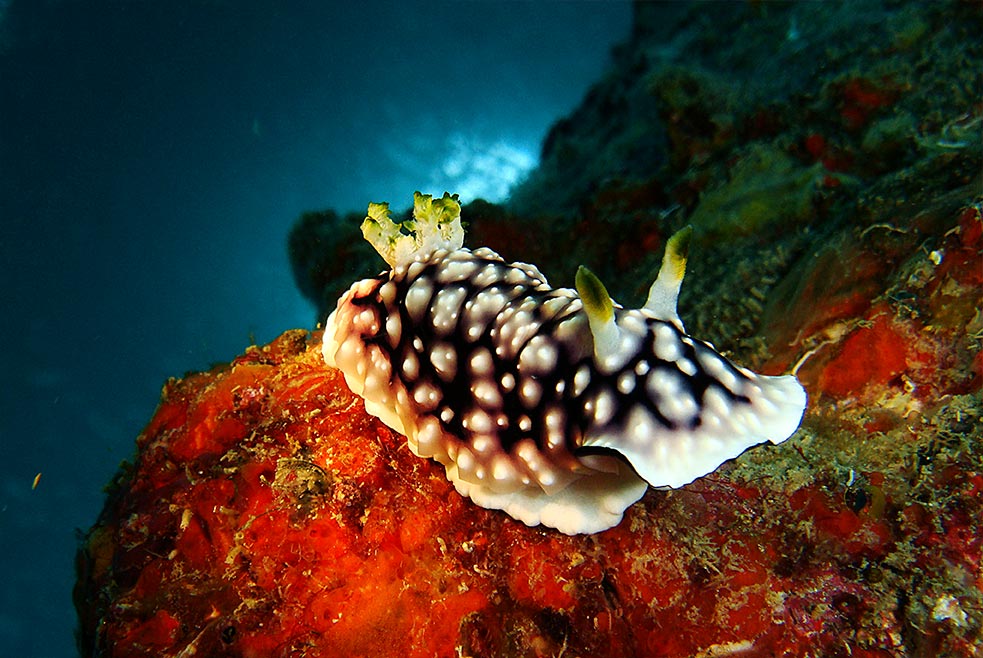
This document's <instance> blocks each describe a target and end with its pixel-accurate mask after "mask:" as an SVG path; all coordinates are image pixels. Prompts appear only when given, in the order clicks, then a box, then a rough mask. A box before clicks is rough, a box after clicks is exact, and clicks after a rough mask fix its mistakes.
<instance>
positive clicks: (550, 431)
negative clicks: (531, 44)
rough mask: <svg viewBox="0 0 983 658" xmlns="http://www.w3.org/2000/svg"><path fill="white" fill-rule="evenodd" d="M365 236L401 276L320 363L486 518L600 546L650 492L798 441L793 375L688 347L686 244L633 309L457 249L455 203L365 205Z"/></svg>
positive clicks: (357, 291)
mask: <svg viewBox="0 0 983 658" xmlns="http://www.w3.org/2000/svg"><path fill="white" fill-rule="evenodd" d="M362 231H363V234H364V235H365V237H366V239H367V240H369V242H371V243H372V244H373V246H375V247H376V250H377V251H378V252H379V254H380V255H381V256H382V257H383V258H384V259H385V260H386V262H387V263H388V264H389V266H390V268H391V269H390V270H389V271H388V272H384V273H383V274H380V275H379V276H378V277H375V278H372V279H365V280H363V281H359V282H356V283H355V284H353V285H352V287H351V288H350V289H349V290H348V292H346V293H345V295H343V296H342V298H341V299H340V300H339V301H338V306H337V308H336V309H335V311H334V312H332V313H331V315H330V316H329V317H328V320H327V323H326V325H325V330H324V343H323V348H322V349H323V354H324V360H325V363H327V364H328V365H330V366H335V367H338V368H339V369H341V371H342V372H343V373H344V376H345V381H346V382H347V383H348V385H349V387H350V388H351V389H352V391H354V392H355V393H357V394H359V395H360V396H362V397H363V398H364V400H365V408H366V411H368V412H369V413H371V414H373V415H375V416H377V417H379V418H380V419H381V420H382V421H383V422H384V423H386V424H387V425H389V426H390V427H392V428H393V429H394V430H396V431H397V432H400V433H402V434H404V435H405V436H406V438H407V445H408V446H409V448H410V450H412V452H413V453H414V454H416V455H418V456H420V457H426V458H432V459H434V460H436V461H438V462H440V463H441V464H442V465H443V466H444V468H445V471H446V475H447V478H448V479H449V480H450V481H451V482H453V483H454V486H455V488H456V489H457V491H458V492H460V493H461V494H462V495H464V496H467V497H469V498H471V500H473V501H474V502H475V503H476V504H478V505H480V506H482V507H485V508H489V509H500V510H504V511H505V512H506V513H507V514H509V515H510V516H512V517H513V518H515V519H518V520H520V521H522V522H524V523H526V524H528V525H539V524H542V525H546V526H549V527H552V528H556V529H557V530H559V531H560V532H564V533H567V534H576V533H585V532H586V533H590V532H599V531H601V530H604V529H606V528H610V527H612V526H614V525H616V524H618V523H619V522H620V520H621V518H622V515H623V513H624V510H625V509H627V508H628V507H629V506H630V505H631V504H632V503H634V502H635V501H637V500H638V499H639V498H641V496H642V495H643V494H644V493H645V489H646V487H647V486H649V485H651V486H655V487H679V486H682V485H685V484H687V483H688V482H691V481H692V480H694V479H696V478H698V477H701V476H703V475H706V474H707V473H710V472H712V471H713V470H715V469H716V468H717V467H718V466H720V465H721V464H722V463H723V462H725V461H727V460H729V459H733V458H734V457H737V456H738V455H740V454H741V453H742V452H743V451H744V450H746V449H747V448H749V447H751V446H753V445H756V444H758V443H762V442H771V443H781V442H782V441H784V440H785V439H787V438H788V437H789V436H791V435H792V434H793V433H794V432H795V430H796V428H797V427H798V425H799V422H800V420H801V418H802V414H803V412H804V409H805V405H806V394H805V390H804V389H803V388H802V386H801V385H800V384H799V383H798V381H796V379H795V378H794V377H790V376H785V377H767V376H763V375H757V374H755V373H753V372H751V371H749V370H747V369H745V368H741V367H738V366H735V365H733V364H732V363H731V362H730V361H728V360H727V359H725V358H724V357H723V356H721V355H720V354H718V353H717V352H716V351H715V350H714V349H713V347H712V346H711V345H709V344H708V343H705V342H703V341H700V340H697V339H695V338H692V337H690V336H688V335H687V334H686V333H685V329H684V328H683V324H682V321H681V320H680V319H679V316H678V314H677V312H676V300H677V297H678V294H679V288H680V285H681V283H682V279H683V276H684V273H685V270H686V258H687V251H688V244H689V235H690V229H688V228H687V229H683V230H682V231H680V232H679V233H677V234H676V235H675V236H673V237H672V238H671V239H670V240H669V242H668V243H667V245H666V253H665V256H664V258H663V262H662V267H661V269H660V270H659V274H658V276H657V278H656V280H655V282H654V283H653V284H652V286H651V288H650V291H649V296H648V300H647V301H646V304H645V306H643V307H642V308H640V309H625V308H623V307H622V306H621V305H620V304H618V303H616V302H615V301H614V300H612V299H611V297H610V295H608V292H607V290H606V289H605V288H604V285H603V284H602V283H601V282H600V280H598V278H597V277H596V276H594V275H593V274H592V273H591V272H590V271H589V270H587V269H586V268H581V270H580V271H579V272H578V273H577V281H576V284H577V289H576V290H572V289H569V288H560V289H553V288H551V287H550V286H549V284H548V282H547V281H546V277H545V276H544V275H543V274H542V273H541V272H540V271H539V270H538V269H537V268H536V267H535V266H532V265H529V264H526V263H508V262H506V261H505V260H504V259H503V258H502V257H501V256H499V255H498V254H496V253H495V252H494V251H491V250H490V249H487V248H480V249H475V250H474V251H471V250H469V249H465V248H463V239H464V231H463V228H462V227H461V221H460V206H459V205H458V202H457V199H456V197H453V196H450V195H448V194H445V195H444V196H443V198H441V199H436V200H435V199H433V198H432V197H430V196H428V195H421V194H419V193H417V194H416V196H415V199H414V210H413V218H412V220H407V221H404V222H401V223H396V222H394V221H392V219H391V218H390V216H389V212H388V206H387V205H386V204H372V205H370V206H369V213H368V217H366V220H365V222H363V224H362Z"/></svg>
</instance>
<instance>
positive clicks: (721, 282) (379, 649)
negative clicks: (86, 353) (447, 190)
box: [75, 2, 983, 658]
mask: <svg viewBox="0 0 983 658" xmlns="http://www.w3.org/2000/svg"><path fill="white" fill-rule="evenodd" d="M981 23H983V10H981V8H980V6H979V4H978V3H959V2H952V3H932V4H911V5H903V4H902V5H896V4H894V3H876V2H874V3H864V4H863V5H859V6H858V5H855V4H851V3H843V4H838V3H797V4H790V5H785V4H781V5H778V4H772V3H741V4H716V3H715V4H712V5H710V4H696V5H693V6H690V5H686V6H681V5H680V6H677V5H670V6H666V5H662V4H659V3H653V4H639V5H637V7H636V21H635V27H634V31H633V34H632V36H631V39H630V40H629V41H628V42H627V43H626V44H624V45H623V46H621V47H619V48H618V49H617V51H616V53H615V57H614V60H615V66H614V67H613V68H612V70H611V71H610V73H609V74H608V75H607V76H606V77H605V78H604V79H603V80H601V81H599V82H598V83H597V85H595V87H594V88H593V89H592V90H591V92H590V93H589V94H588V96H587V97H586V98H585V100H584V102H583V104H582V105H581V106H580V107H579V108H578V109H577V110H576V111H575V112H574V113H573V114H572V115H571V116H570V117H567V118H566V119H564V120H562V121H560V122H559V123H558V124H557V125H556V126H555V127H554V128H553V130H552V131H551V133H550V135H549V137H548V138H547V139H546V141H545V143H544V145H543V153H542V164H541V166H540V168H539V169H538V170H537V171H536V172H534V174H533V175H532V176H531V177H530V178H529V180H527V181H526V182H525V183H523V184H522V185H521V186H520V187H519V188H518V189H516V190H515V193H514V195H513V197H512V199H511V201H510V202H509V203H508V204H504V205H493V204H489V203H485V202H482V201H475V202H473V203H470V204H468V205H467V206H465V207H464V209H463V213H462V214H463V216H464V219H465V221H466V222H468V224H469V237H468V244H469V245H472V246H478V245H487V246H489V247H492V248H494V249H496V250H498V251H500V252H501V253H502V254H503V255H505V256H506V257H507V258H510V259H522V260H525V261H529V262H535V263H537V264H538V265H539V266H540V267H541V268H542V269H543V271H544V272H545V273H546V274H547V275H549V277H550V279H551V281H552V282H553V283H554V284H555V285H570V284H571V283H572V281H573V272H574V270H575V268H576V267H577V265H579V264H586V265H589V266H590V267H591V269H593V270H594V271H595V272H597V273H598V274H599V275H600V277H601V278H602V279H604V281H605V282H606V283H607V284H608V287H609V289H610V290H611V292H612V294H613V295H614V296H615V297H616V298H618V299H621V300H622V301H625V302H626V303H635V302H638V301H639V300H640V299H641V298H642V297H643V296H644V292H645V289H644V287H645V286H647V284H648V282H650V280H651V273H652V272H654V271H655V270H656V269H657V265H658V258H659V257H660V255H661V250H662V247H663V244H664V242H665V240H666V238H668V236H670V235H671V234H672V233H673V232H674V231H676V230H677V229H678V228H680V227H681V226H684V225H685V224H692V225H693V226H694V244H693V247H692V250H691V253H690V266H689V270H688V273H687V285H686V287H684V289H683V293H682V297H681V299H680V315H681V316H682V318H683V319H684V320H685V321H686V324H687V327H688V328H689V329H690V331H691V332H692V333H693V334H694V335H696V336H700V337H703V338H709V339H710V340H712V341H713V342H714V343H715V344H716V345H717V347H718V348H719V349H721V350H722V351H724V352H725V353H728V354H730V355H732V356H734V357H735V358H736V359H737V360H739V361H740V362H742V363H745V364H747V365H749V366H751V367H752V368H753V369H755V370H759V371H763V372H766V373H770V374H778V373H781V372H789V371H794V372H796V373H797V375H798V377H799V379H800V380H801V381H802V383H803V385H804V386H805V388H806V389H807V391H808V392H809V396H810V401H809V407H808V409H807V412H806V417H805V419H804V421H803V425H802V427H801V428H800V430H799V432H798V433H797V434H796V435H795V436H793V437H792V438H791V439H790V440H788V441H787V442H785V443H783V444H781V445H780V446H775V447H771V448H769V449H767V450H761V451H755V450H752V451H749V452H747V453H745V454H744V455H742V456H741V457H740V458H739V459H737V460H735V461H733V462H731V463H729V464H727V465H725V466H724V467H723V468H722V469H721V470H720V471H718V472H717V473H715V474H712V475H710V476H707V477H704V478H702V479H700V480H698V481H697V482H695V483H693V484H691V485H688V486H686V487H684V488H682V489H678V490H670V491H649V492H648V493H647V494H646V495H645V497H644V498H643V499H642V500H641V501H640V502H639V503H637V504H636V505H634V506H633V507H631V508H629V510H628V511H627V513H626V516H625V520H624V521H623V522H622V523H621V524H620V525H619V526H617V527H615V528H612V529H611V530H607V531H604V532H602V533H599V534H595V535H580V536H573V537H569V536H565V535H561V534H558V533H556V532H555V531H551V530H549V529H544V528H529V527H526V526H524V525H522V524H521V523H518V522H516V521H514V520H512V519H510V518H509V517H507V516H506V515H504V514H502V513H500V512H496V511H489V510H485V509H482V508H480V507H477V506H476V505H473V504H471V503H470V502H469V501H468V500H467V499H464V498H462V497H460V496H458V495H457V494H456V492H455V491H454V489H453V487H452V485H450V484H449V483H448V482H447V481H446V479H445V477H444V473H443V468H442V467H441V466H440V465H438V464H436V463H433V462H431V461H427V460H422V459H419V458H417V457H414V456H413V455H412V454H411V453H410V452H409V450H408V448H407V446H406V442H405V439H404V438H403V437H401V436H399V435H398V434H395V433H393V432H392V431H391V430H389V429H388V428H386V427H385V426H384V425H382V424H381V423H380V422H379V421H377V420H376V419H374V418H373V417H371V416H369V415H367V414H366V413H365V411H364V407H363V405H362V401H361V399H360V398H359V397H357V396H355V395H353V394H352V393H351V392H350V391H349V390H348V388H347V387H346V386H345V383H344V380H343V378H342V377H341V375H340V373H339V372H338V371H336V370H333V369H329V368H326V367H325V366H324V363H323V361H322V359H321V355H320V352H319V345H320V332H319V331H317V330H315V331H313V332H308V331H305V330H294V331H288V332H286V333H284V334H283V335H282V336H281V337H280V338H278V339H277V340H275V341H274V342H273V343H271V344H269V345H267V346H263V347H253V348H250V349H249V350H247V351H246V353H245V354H243V355H242V356H240V357H238V358H236V359H235V360H233V361H232V363H230V364H227V365H223V366H218V367H216V368H214V369H212V370H211V371H209V372H203V373H197V374H191V375H188V376H186V377H184V378H182V379H174V380H171V381H169V382H168V383H167V384H166V385H165V387H164V391H163V394H162V398H161V402H160V405H159V407H158V409H157V411H156V413H155V415H154V417H153V418H152V419H151V421H150V423H149V424H148V426H147V427H146V429H145V430H144V431H143V433H142V434H141V435H140V436H139V437H138V440H137V452H136V456H135V457H134V460H133V462H132V463H131V464H125V465H124V466H123V467H122V468H121V470H120V472H119V474H118V476H117V477H116V479H115V480H114V482H113V483H111V486H110V491H109V495H108V499H107V503H106V506H105V509H104V511H103V513H102V515H101V516H100V518H99V519H98V521H97V522H96V523H95V525H94V526H93V528H92V529H91V530H89V532H88V533H87V534H86V536H85V537H84V539H83V541H82V543H81V545H80V549H79V553H78V571H79V579H78V583H77V586H76V591H75V599H76V606H77V608H78V611H79V618H80V627H79V645H80V649H81V652H82V654H83V655H84V656H137V655H139V656H143V655H158V656H179V655H192V654H194V655H207V656H322V655H351V656H358V655H361V656H397V655H398V656H458V657H460V656H474V657H481V656H659V657H666V658H675V657H680V658H682V657H691V656H729V655H734V656H777V655H782V656H831V657H832V656H844V657H845V656H855V657H856V656H860V657H863V658H888V657H894V656H907V657H923V656H924V657H930V656H957V657H958V656H975V655H979V654H980V646H981V645H983V528H981V519H983V403H981V389H983V311H981V302H983V185H981V171H983V104H981V101H980V99H981V97H983V95H981V89H980V84H981V83H980V78H979V71H980V70H981V67H983V46H981V45H980V43H979V41H978V33H979V27H980V25H981ZM367 201H368V200H367ZM360 219H361V217H360V216H359V217H349V218H340V217H338V216H337V215H335V214H334V213H332V212H330V211H325V212H323V213H312V214H309V215H307V216H305V217H304V218H303V219H302V220H301V221H300V222H298V224H297V227H296V228H295V231H294V234H293V235H292V237H291V249H292V254H293V256H294V266H295V273H296V274H297V278H298V284H299V286H300V288H301V290H303V291H304V292H305V294H306V295H307V296H308V297H310V298H311V299H312V301H313V302H314V303H315V304H316V305H317V306H318V308H319V310H318V316H317V317H318V320H319V321H323V319H324V317H325V316H326V314H327V311H328V310H329V309H330V307H331V306H332V305H333V304H334V300H335V299H337V296H338V295H339V294H340V293H341V292H342V290H343V289H344V288H346V287H347V286H348V285H349V284H350V283H351V281H352V280H354V279H355V278H358V277H360V276H361V275H362V274H368V273H374V272H376V271H378V270H380V269H382V264H381V263H380V262H379V261H378V260H377V259H376V258H375V257H374V256H373V255H372V254H371V249H370V248H368V245H367V244H366V243H364V241H362V240H361V238H360V236H358V234H357V226H358V221H359V220H360Z"/></svg>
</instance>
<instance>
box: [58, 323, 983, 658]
mask: <svg viewBox="0 0 983 658" xmlns="http://www.w3.org/2000/svg"><path fill="white" fill-rule="evenodd" d="M317 338H318V336H317V335H316V334H315V335H314V336H313V337H311V336H308V335H307V334H306V332H303V331H294V332H287V333H286V334H284V335H283V336H281V337H280V338H279V339H278V340H277V341H275V342H274V343H272V344H270V345H268V346H266V347H262V348H253V349H250V350H249V351H247V353H246V354H244V355H243V356H241V357H239V358H237V359H236V360H235V361H233V362H232V363H231V364H230V365H228V366H222V367H219V368H216V369H215V370H213V371H211V372H209V373H201V374H196V375H191V376H189V377H187V378H185V379H183V380H173V381H171V382H169V383H168V384H167V386H166V387H165V390H164V393H163V397H162V401H161V404H160V407H159V409H158V411H157V413H156V414H155V416H154V418H153V420H152V421H151V422H150V424H149V425H148V427H147V429H146V431H145V432H144V433H143V434H142V435H141V436H140V438H139V441H138V447H139V454H138V458H137V461H136V463H135V464H134V465H133V466H132V467H128V468H126V469H124V471H123V472H121V474H120V477H119V480H118V481H117V482H116V483H115V488H114V489H113V491H112V492H111V494H110V497H109V501H108V503H107V506H106V509H105V511H104V513H103V515H102V517H101V518H100V520H99V522H98V523H97V524H96V526H95V527H94V528H93V529H92V530H91V532H90V533H89V535H88V537H87V539H86V541H85V543H84V545H83V547H82V550H81V552H80V554H79V564H80V580H79V585H78V589H77V591H76V600H77V603H78V606H79V609H80V613H81V621H82V624H81V628H82V634H81V645H82V649H83V653H84V655H107V656H137V655H148V654H153V655H159V656H177V655H190V654H191V652H197V653H196V655H209V656H214V655H232V656H256V655H274V656H318V655H352V656H355V655H365V656H434V655H436V656H456V655H465V656H529V655H541V656H556V655H559V654H560V653H561V652H565V653H564V655H583V656H624V655H653V656H693V655H719V653H718V654H713V653H712V652H713V651H718V652H719V651H726V650H736V649H738V648H746V649H748V650H749V651H752V653H751V654H749V655H820V654H824V655H838V654H836V653H835V652H836V651H839V650H841V648H842V647H843V643H844V642H847V643H848V644H850V645H851V646H852V647H853V651H854V653H853V655H864V656H885V657H886V656H895V655H909V654H910V655H942V654H943V653H946V652H948V653H947V655H960V654H962V655H970V653H969V647H970V646H971V645H973V644H974V643H977V642H978V641H979V624H980V618H979V606H980V603H981V600H980V596H979V585H980V583H979V578H980V568H981V562H980V559H981V542H983V539H981V536H980V530H981V529H980V527H979V523H980V521H979V520H980V518H981V515H983V509H981V502H980V501H981V493H983V475H981V474H980V468H979V455H978V454H973V453H972V451H971V450H970V442H972V441H976V442H978V441H979V438H980V437H979V430H978V426H979V421H980V419H979V418H978V417H977V416H974V415H973V414H974V413H978V412H977V411H973V407H974V404H975V403H974V402H973V400H972V399H971V398H970V397H969V396H966V395H950V396H947V399H946V401H945V403H944V404H939V403H937V402H935V401H932V402H931V404H932V408H931V409H930V411H931V412H932V413H931V414H930V415H929V414H924V413H922V414H918V415H917V416H915V417H912V418H908V419H907V420H902V419H901V413H902V411H903V410H902V409H900V408H896V409H894V410H892V409H883V410H882V412H881V415H878V416H876V417H871V416H870V415H869V413H868V412H867V411H865V410H864V409H863V408H859V407H854V408H852V410H849V409H848V410H846V411H842V412H836V413H834V411H835V407H836V402H834V401H833V400H829V401H828V402H826V403H820V404H818V405H816V406H814V407H813V409H812V411H811V412H810V414H809V417H808V419H807V421H806V426H805V429H804V430H803V432H802V433H801V435H800V436H799V437H798V438H796V439H793V440H792V441H791V442H789V444H786V445H782V446H779V447H777V448H773V449H770V450H762V451H757V452H752V453H749V454H747V455H745V456H744V457H742V458H741V459H740V460H739V462H738V463H737V465H736V466H734V467H729V468H727V469H725V471H724V472H723V473H722V474H719V475H715V476H711V477H707V478H704V479H703V480H700V481H699V482H697V483H695V484H694V485H692V486H690V487H687V488H685V489H684V490H680V491H672V492H655V491H652V492H649V494H648V495H646V497H645V498H644V499H643V501H642V502H641V503H640V504H637V505H636V506H634V507H632V508H630V509H629V511H628V513H627V515H626V519H625V521H624V522H623V523H622V524H621V525H620V526H618V527H617V528H614V529H612V530H610V531H606V532H604V533H601V534H598V535H593V536H578V537H567V536H563V535H560V534H558V533H556V532H553V531H549V530H543V529H538V528H528V527H525V526H523V525H522V524H520V523H517V522H515V521H513V520H512V519H510V518H508V517H506V516H505V515H504V514H502V513H500V512H494V511H488V510H484V509H481V508H479V507H477V506H475V505H472V504H470V503H469V502H468V501H467V500H465V499H463V498H461V497H460V496H458V495H457V494H456V492H454V491H453V488H452V487H451V486H450V485H449V484H448V483H447V482H446V481H445V479H444V475H443V469H442V468H441V467H440V466H439V465H437V464H435V463H433V462H430V461H425V460H421V459H418V458H416V457H414V456H413V455H411V454H410V452H409V450H408V449H407V447H406V445H405V441H404V440H403V439H402V437H400V436H398V435H394V434H393V433H392V432H391V431H390V430H388V429H387V428H385V427H384V426H383V425H381V424H380V423H379V422H377V421H376V420H375V419H373V418H371V417H368V416H367V415H366V414H365V413H364V410H363V408H362V403H361V401H360V399H359V398H357V397H355V396H353V395H352V394H351V393H350V392H349V391H348V390H347V389H346V388H345V386H344V383H343V380H342V378H341V376H340V374H339V373H338V372H337V371H335V370H331V369H327V368H325V367H324V366H323V363H322V362H321V357H320V354H319V351H318V346H319V344H318V341H317ZM850 354H851V352H849V351H848V350H845V351H844V352H843V353H841V354H840V355H839V356H838V357H837V359H839V360H843V359H848V358H852V357H851V356H850ZM832 363H834V364H836V360H835V359H834V361H833V362H832ZM842 365H843V364H842V363H838V364H836V366H837V367H840V366H842ZM831 367H832V366H831ZM865 394H866V395H868V396H872V397H876V398H881V397H883V396H888V397H889V398H891V399H895V398H896V397H897V396H900V395H903V392H902V391H900V390H895V387H894V386H892V385H891V384H889V383H881V382H875V383H873V384H871V385H870V386H868V387H866V388H865ZM895 406H896V405H895ZM923 411H925V410H923ZM971 428H976V429H971ZM858 432H860V433H867V439H865V444H866V445H856V443H855V439H856V435H857V433H858ZM960 437H961V438H960ZM858 451H861V452H863V453H864V454H868V453H869V454H870V455H880V453H881V452H882V451H885V452H886V453H887V454H885V455H880V456H879V457H877V458H876V459H870V460H866V461H864V462H863V463H864V464H866V467H867V468H868V469H869V470H864V471H862V472H859V471H852V470H850V468H849V467H848V464H850V463H859V462H857V460H855V459H854V457H853V455H854V454H855V453H856V452H858ZM828 460H834V461H828ZM835 460H841V463H836V461H835ZM899 466H902V470H896V469H898V467H899ZM889 469H890V470H889ZM701 652H702V653H701ZM905 652H908V654H906V653H905Z"/></svg>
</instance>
